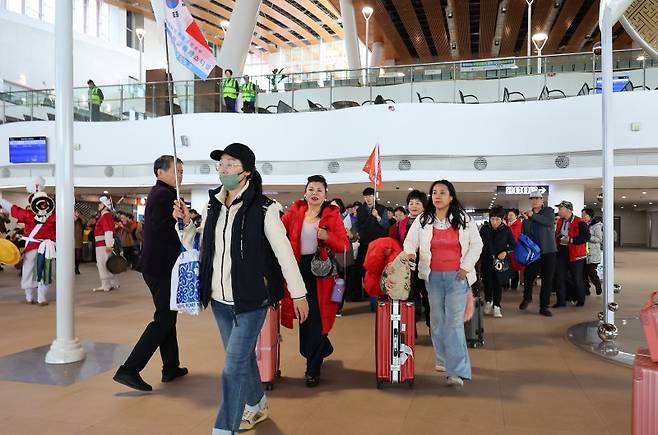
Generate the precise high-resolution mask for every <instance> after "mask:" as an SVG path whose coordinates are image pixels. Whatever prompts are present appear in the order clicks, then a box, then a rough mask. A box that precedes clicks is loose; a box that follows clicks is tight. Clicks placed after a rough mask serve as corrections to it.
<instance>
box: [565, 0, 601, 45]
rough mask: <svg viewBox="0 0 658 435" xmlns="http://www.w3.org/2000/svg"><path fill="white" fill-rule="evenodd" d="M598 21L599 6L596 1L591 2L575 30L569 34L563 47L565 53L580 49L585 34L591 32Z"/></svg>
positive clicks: (584, 40)
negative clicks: (568, 39) (569, 37)
mask: <svg viewBox="0 0 658 435" xmlns="http://www.w3.org/2000/svg"><path fill="white" fill-rule="evenodd" d="M598 22H599V8H598V5H597V4H596V3H594V4H592V5H591V6H590V8H589V10H588V11H587V14H586V15H585V17H584V18H583V20H582V21H581V22H580V24H579V25H578V27H577V28H576V31H575V32H574V33H573V35H571V40H570V41H569V44H568V45H567V48H566V49H565V52H566V53H575V52H578V51H580V50H581V49H582V48H583V45H585V42H586V41H587V39H586V38H587V35H590V36H591V34H592V32H593V31H594V29H595V28H596V26H598Z"/></svg>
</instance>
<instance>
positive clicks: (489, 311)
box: [484, 302, 503, 318]
mask: <svg viewBox="0 0 658 435" xmlns="http://www.w3.org/2000/svg"><path fill="white" fill-rule="evenodd" d="M484 314H485V315H487V316H491V315H493V316H494V317H496V318H501V317H503V313H502V312H501V311H500V307H498V306H495V305H494V304H493V302H486V303H485V304H484Z"/></svg>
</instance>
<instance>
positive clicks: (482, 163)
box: [473, 157, 487, 171]
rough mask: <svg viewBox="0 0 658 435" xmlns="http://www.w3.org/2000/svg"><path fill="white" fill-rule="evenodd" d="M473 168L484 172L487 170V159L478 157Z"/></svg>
mask: <svg viewBox="0 0 658 435" xmlns="http://www.w3.org/2000/svg"><path fill="white" fill-rule="evenodd" d="M473 166H474V167H475V169H477V170H478V171H484V170H485V169H487V159H485V158H484V157H478V158H477V159H475V161H474V162H473Z"/></svg>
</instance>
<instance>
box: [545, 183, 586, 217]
mask: <svg viewBox="0 0 658 435" xmlns="http://www.w3.org/2000/svg"><path fill="white" fill-rule="evenodd" d="M548 199H549V202H547V203H546V204H547V205H549V206H551V207H553V208H555V212H556V213H557V208H556V207H555V204H559V203H560V202H562V201H569V202H571V203H572V204H573V212H574V214H575V215H576V216H580V215H581V210H582V209H583V207H584V205H585V186H584V185H582V184H551V185H550V186H549V191H548Z"/></svg>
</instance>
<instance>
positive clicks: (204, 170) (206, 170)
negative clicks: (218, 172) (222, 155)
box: [199, 163, 210, 175]
mask: <svg viewBox="0 0 658 435" xmlns="http://www.w3.org/2000/svg"><path fill="white" fill-rule="evenodd" d="M199 173H200V174H203V175H208V174H210V165H209V164H208V163H201V165H200V166H199Z"/></svg>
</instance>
